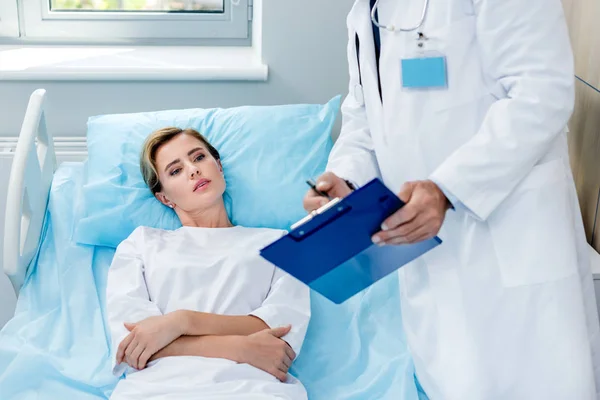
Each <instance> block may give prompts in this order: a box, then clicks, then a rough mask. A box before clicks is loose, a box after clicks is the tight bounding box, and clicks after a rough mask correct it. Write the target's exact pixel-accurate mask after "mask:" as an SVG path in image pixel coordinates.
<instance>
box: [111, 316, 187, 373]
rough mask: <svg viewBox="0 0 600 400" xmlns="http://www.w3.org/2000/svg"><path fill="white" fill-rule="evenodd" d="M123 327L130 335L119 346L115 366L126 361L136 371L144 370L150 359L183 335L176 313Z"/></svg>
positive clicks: (126, 324) (127, 324)
mask: <svg viewBox="0 0 600 400" xmlns="http://www.w3.org/2000/svg"><path fill="white" fill-rule="evenodd" d="M125 327H126V328H127V330H129V332H131V333H130V334H129V335H127V337H126V338H125V339H123V341H122V342H121V344H119V348H118V350H117V364H120V363H121V362H123V361H126V362H127V364H129V365H130V366H131V367H132V368H135V369H138V370H139V369H143V368H145V367H146V363H147V362H148V360H149V359H150V357H152V356H153V355H154V354H155V353H156V352H158V351H159V350H161V349H163V348H164V347H165V346H167V345H169V344H170V343H171V342H173V341H174V340H175V339H177V338H178V337H180V336H181V335H182V334H183V326H182V324H181V322H180V321H179V315H178V314H176V313H171V314H167V315H161V316H157V317H150V318H146V319H144V320H142V321H140V322H137V323H125Z"/></svg>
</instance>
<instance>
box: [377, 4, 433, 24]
mask: <svg viewBox="0 0 600 400" xmlns="http://www.w3.org/2000/svg"><path fill="white" fill-rule="evenodd" d="M380 1H381V0H376V1H375V4H373V9H372V10H371V21H372V22H373V24H375V26H376V27H378V28H381V29H385V30H388V31H390V32H412V31H416V30H417V29H419V28H420V27H421V26H423V23H424V22H425V18H426V17H427V10H428V9H429V0H425V3H424V5H423V12H422V13H421V19H420V20H419V23H418V24H417V25H415V26H414V27H411V28H402V27H396V26H394V25H382V24H380V23H379V21H377V18H375V13H376V12H377V7H378V6H379V2H380Z"/></svg>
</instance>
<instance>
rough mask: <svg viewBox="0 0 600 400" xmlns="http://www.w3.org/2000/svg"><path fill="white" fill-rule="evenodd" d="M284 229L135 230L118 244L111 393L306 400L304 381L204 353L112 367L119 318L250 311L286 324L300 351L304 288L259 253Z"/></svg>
mask: <svg viewBox="0 0 600 400" xmlns="http://www.w3.org/2000/svg"><path fill="white" fill-rule="evenodd" d="M281 235H282V231H278V230H273V229H259V228H243V227H233V228H214V229H211V228H192V227H182V228H180V229H177V230H175V231H165V230H161V229H152V228H145V227H141V228H138V229H136V230H135V231H134V232H133V233H132V234H131V235H130V236H129V238H127V239H126V240H125V241H124V242H123V243H121V244H120V245H119V247H118V249H117V252H116V254H115V257H114V259H113V262H112V264H111V267H110V269H109V272H108V282H107V289H106V302H107V319H108V325H109V328H110V333H111V340H112V354H111V358H112V360H113V365H114V373H115V374H116V375H118V376H120V375H121V374H122V373H123V372H126V378H125V379H124V380H121V381H119V383H118V385H117V387H116V389H115V391H114V393H113V394H112V396H111V400H117V399H127V400H134V399H140V400H141V399H144V400H146V399H186V400H188V399H189V400H191V399H202V400H210V399H214V400H217V399H218V400H225V399H240V398H244V399H248V400H250V399H253V400H267V399H288V400H306V391H305V389H304V387H303V386H302V384H301V383H300V382H299V381H298V380H297V379H295V378H294V377H292V376H291V375H290V376H289V378H288V380H287V381H286V383H281V382H280V381H279V380H277V379H276V378H275V377H273V376H272V375H270V374H268V373H267V372H264V371H262V370H259V369H258V368H255V367H253V366H250V365H248V364H238V363H236V362H234V361H230V360H225V359H216V358H205V357H192V356H189V357H188V356H185V357H166V358H162V359H159V360H156V361H153V362H151V363H149V364H148V366H147V368H145V369H143V370H141V371H136V370H134V369H132V368H130V367H128V366H127V364H125V363H121V364H119V365H115V358H116V350H117V348H118V346H119V343H121V341H122V340H123V339H124V338H125V337H126V336H127V335H128V334H129V332H128V331H127V330H126V329H125V327H124V323H125V322H138V321H140V320H143V319H145V318H148V317H151V316H156V315H163V314H167V313H170V312H173V311H176V310H193V311H201V312H207V313H216V314H221V315H254V316H257V317H259V318H261V319H262V320H263V321H265V323H266V324H267V325H269V326H270V327H271V328H275V327H278V326H284V325H288V324H290V325H292V330H291V331H290V333H289V334H288V335H286V336H285V337H284V339H285V340H286V341H287V342H288V343H289V344H290V346H291V347H292V348H293V349H294V351H295V352H296V353H297V354H299V353H300V350H301V347H302V343H303V341H304V336H305V334H306V330H307V327H308V322H309V318H310V292H309V289H308V288H307V287H306V285H304V284H302V283H301V282H299V281H297V280H296V279H295V278H293V277H291V276H290V275H288V274H286V273H284V272H283V271H281V270H280V269H278V268H276V267H275V266H274V265H273V264H271V263H269V262H267V261H266V260H265V259H263V258H262V257H260V255H259V250H260V249H261V248H262V247H264V246H265V245H267V244H269V243H271V242H273V241H274V240H276V239H278V238H279V237H281Z"/></svg>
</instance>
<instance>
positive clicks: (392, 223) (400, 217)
mask: <svg viewBox="0 0 600 400" xmlns="http://www.w3.org/2000/svg"><path fill="white" fill-rule="evenodd" d="M420 211H421V208H420V206H419V205H418V204H412V203H408V204H406V205H405V206H404V207H402V208H401V209H399V210H398V211H396V212H395V213H393V214H392V215H390V216H389V217H388V218H387V219H386V220H385V221H383V223H382V224H381V230H382V232H381V233H384V232H387V231H390V230H393V229H397V228H399V227H400V226H402V225H405V224H408V223H411V222H412V221H414V220H415V219H416V218H417V217H418V215H419V213H420Z"/></svg>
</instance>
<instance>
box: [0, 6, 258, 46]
mask: <svg viewBox="0 0 600 400" xmlns="http://www.w3.org/2000/svg"><path fill="white" fill-rule="evenodd" d="M11 3H15V4H14V10H13V12H12V13H11V14H10V15H9V18H11V16H12V18H13V19H15V22H13V23H12V24H11V23H10V19H8V20H7V21H9V23H7V24H6V27H5V26H4V24H2V26H0V36H8V37H11V36H13V37H14V36H19V20H20V21H21V26H20V33H21V36H22V37H23V38H26V39H28V40H29V39H32V40H40V41H47V40H48V39H54V40H90V41H94V40H96V41H97V40H102V41H103V42H111V41H117V42H118V41H123V40H126V41H144V40H153V41H157V40H158V41H160V40H173V39H186V40H189V39H192V40H202V39H210V40H212V39H237V40H239V39H249V38H250V35H251V21H252V0H224V12H222V13H221V12H219V13H168V12H164V13H163V12H152V13H143V12H141V13H136V12H114V11H111V12H102V11H94V12H85V11H81V12H80V11H50V1H49V0H0V18H2V14H3V11H5V10H4V8H7V9H9V8H10V7H6V6H5V5H8V4H11ZM17 3H18V12H17ZM19 17H20V18H19ZM3 21H4V20H3ZM15 25H16V35H15V31H14V29H15ZM5 30H6V32H5ZM7 32H8V33H11V32H12V35H10V34H6V33H7ZM106 32H111V35H110V36H107V35H106V34H105V33H106Z"/></svg>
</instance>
